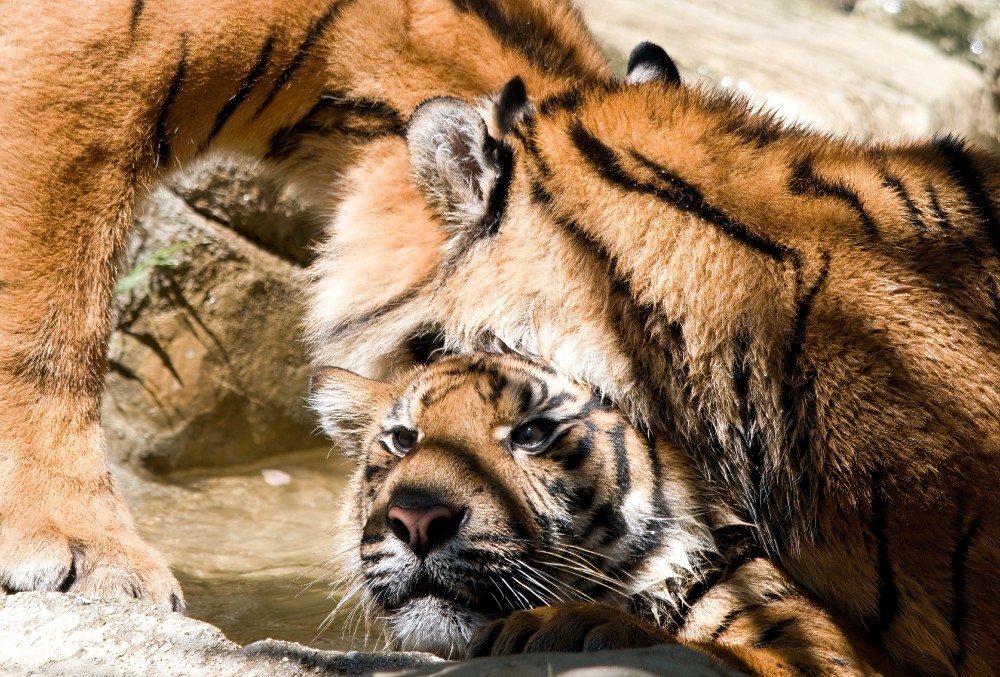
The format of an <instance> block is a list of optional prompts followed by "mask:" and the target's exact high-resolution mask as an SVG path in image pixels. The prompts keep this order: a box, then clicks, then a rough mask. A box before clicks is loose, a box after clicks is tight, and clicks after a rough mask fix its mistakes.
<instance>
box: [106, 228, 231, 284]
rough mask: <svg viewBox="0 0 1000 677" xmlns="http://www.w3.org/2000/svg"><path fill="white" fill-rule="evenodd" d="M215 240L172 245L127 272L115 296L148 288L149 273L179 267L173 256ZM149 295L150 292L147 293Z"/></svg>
mask: <svg viewBox="0 0 1000 677" xmlns="http://www.w3.org/2000/svg"><path fill="white" fill-rule="evenodd" d="M213 242H215V240H212V239H205V240H187V241H186V242H178V243H176V244H172V245H170V246H169V247H164V248H163V249H160V250H158V251H156V252H153V254H152V255H151V256H150V257H148V258H146V259H143V260H142V261H140V262H139V263H137V264H136V266H135V268H133V269H132V270H130V271H129V272H127V273H126V274H125V275H123V276H122V278H121V279H120V280H118V284H116V285H115V295H116V296H117V295H118V294H127V293H128V292H130V291H134V290H135V289H138V288H140V287H146V288H147V289H148V288H149V286H148V284H147V283H148V281H149V271H151V270H153V269H154V268H169V267H172V266H176V265H179V264H180V262H179V261H178V260H176V259H174V258H173V255H174V254H176V253H178V252H182V251H184V250H185V249H190V248H191V247H197V246H200V245H205V244H212V243H213ZM147 293H148V292H147Z"/></svg>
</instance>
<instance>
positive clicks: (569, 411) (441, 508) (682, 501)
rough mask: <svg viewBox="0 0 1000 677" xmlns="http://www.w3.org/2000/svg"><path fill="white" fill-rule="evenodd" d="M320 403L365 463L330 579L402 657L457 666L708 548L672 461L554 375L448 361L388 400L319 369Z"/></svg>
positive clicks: (511, 365) (597, 401)
mask: <svg viewBox="0 0 1000 677" xmlns="http://www.w3.org/2000/svg"><path fill="white" fill-rule="evenodd" d="M312 391H313V394H312V405H313V407H314V408H315V409H316V410H317V411H318V412H319V414H320V418H321V421H322V424H323V426H324V428H325V429H326V431H327V432H328V433H329V434H330V435H331V436H333V437H334V438H336V439H338V440H339V441H340V443H341V446H342V448H343V449H344V450H345V451H346V452H347V453H348V454H351V455H353V456H355V457H356V458H357V460H358V465H357V470H356V472H355V474H354V476H353V478H352V480H351V483H350V485H349V489H348V490H347V492H346V493H345V496H346V502H345V505H344V507H343V512H342V516H341V523H340V529H339V534H340V545H341V548H340V550H341V554H340V556H339V558H338V560H339V561H337V562H335V564H336V566H338V568H340V569H341V570H342V571H344V572H347V575H348V577H349V580H348V581H346V583H347V586H348V593H347V595H346V597H348V598H349V597H351V596H352V594H353V595H356V596H358V597H359V598H360V603H361V604H362V606H363V607H364V609H365V611H366V614H367V616H368V617H382V618H386V619H387V622H386V626H385V627H386V632H387V635H388V637H387V639H388V641H389V643H390V645H391V646H393V647H394V648H399V649H404V650H422V651H430V652H434V653H437V654H439V655H441V656H445V657H449V656H450V657H457V656H461V655H463V653H464V651H465V649H466V647H467V644H468V642H469V640H470V638H471V637H472V635H473V632H474V631H475V629H476V628H477V627H478V626H480V625H481V624H483V623H484V622H486V621H489V620H491V619H496V618H500V617H504V616H507V615H508V614H510V613H511V612H513V611H516V610H522V609H530V608H534V607H540V606H546V605H550V604H555V603H558V602H563V601H571V600H584V601H604V602H609V603H612V604H614V605H617V606H623V605H625V604H626V602H627V601H628V600H629V598H630V597H632V596H633V595H635V594H637V593H639V592H641V591H643V590H644V589H646V588H648V587H650V586H651V585H653V584H654V583H659V582H662V581H663V580H664V579H666V578H670V577H671V576H674V575H679V574H681V573H682V572H686V571H690V570H691V569H692V568H693V567H694V564H693V560H694V558H695V553H697V552H700V551H703V550H709V549H711V548H712V538H711V535H710V532H709V528H708V525H707V521H706V518H705V516H704V514H702V513H700V512H699V511H698V510H697V509H696V507H695V506H697V505H698V504H699V498H698V496H697V495H696V492H695V491H694V490H693V489H692V487H693V486H695V485H694V482H693V481H692V471H691V469H690V468H689V466H688V464H687V462H686V461H685V460H684V458H683V457H682V456H681V455H680V454H679V452H677V450H676V449H674V448H673V447H671V446H670V445H667V444H665V443H662V442H657V441H655V440H651V439H648V438H647V437H645V436H644V435H642V434H640V433H639V432H638V431H637V430H636V429H635V428H634V427H632V426H631V425H629V423H628V421H627V420H626V418H625V417H624V415H623V414H622V413H621V412H620V411H619V410H617V409H616V408H613V407H612V406H610V405H609V404H608V403H607V401H606V400H604V399H602V397H601V396H600V395H598V394H595V393H594V392H592V391H591V390H590V389H589V388H587V387H584V386H581V385H579V384H577V383H575V382H573V381H571V380H569V379H567V378H565V377H563V376H561V375H559V374H557V373H556V372H554V371H552V370H551V369H550V368H548V367H546V366H543V365H540V364H537V363H535V362H529V361H527V360H525V359H522V358H519V357H513V356H489V357H486V356H478V357H450V358H447V359H444V360H442V361H440V362H436V363H434V364H431V365H429V366H426V367H421V368H418V369H416V370H415V371H411V372H408V373H406V374H404V375H403V376H401V377H399V378H397V379H396V380H395V381H393V382H391V383H388V384H386V383H380V382H377V381H371V380H367V379H364V378H362V377H360V376H357V375H355V374H352V373H350V372H347V371H344V370H340V369H334V368H325V369H322V370H320V371H318V372H317V373H316V374H315V375H314V378H313V384H312ZM342 603H343V602H342Z"/></svg>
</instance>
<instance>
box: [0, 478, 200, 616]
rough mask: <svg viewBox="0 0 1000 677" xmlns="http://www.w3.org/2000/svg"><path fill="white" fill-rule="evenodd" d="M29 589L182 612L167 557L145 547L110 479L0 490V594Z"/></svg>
mask: <svg viewBox="0 0 1000 677" xmlns="http://www.w3.org/2000/svg"><path fill="white" fill-rule="evenodd" d="M22 479H26V478H23V477H22ZM36 479H37V478H36ZM27 590H57V591H61V592H75V593H77V594H80V595H84V596H88V597H95V598H109V597H111V598H123V597H124V598H135V599H141V600H144V601H147V602H151V603H153V604H155V605H157V606H158V607H160V608H161V609H164V610H169V611H178V612H183V611H184V597H183V595H182V593H181V589H180V585H179V584H178V583H177V579H175V578H174V576H173V574H171V573H170V568H169V566H168V565H167V562H166V559H165V558H164V557H163V555H161V554H160V553H159V552H157V551H156V550H154V549H153V548H151V547H149V546H148V545H146V543H145V542H143V540H142V538H141V537H140V536H139V534H138V532H137V531H136V529H135V525H134V523H133V522H132V518H131V516H130V515H129V514H128V509H127V508H126V507H125V504H124V501H123V500H122V498H121V496H120V494H119V493H118V490H117V488H116V487H115V486H114V484H113V483H112V482H111V481H110V479H109V478H107V476H105V477H104V479H103V481H98V482H94V483H83V482H80V483H78V482H66V483H65V486H58V487H56V486H52V482H51V481H49V482H44V483H42V482H30V481H27V482H25V483H20V484H19V483H17V482H10V483H8V482H6V481H5V482H4V483H3V485H2V486H0V594H3V593H13V592H23V591H27Z"/></svg>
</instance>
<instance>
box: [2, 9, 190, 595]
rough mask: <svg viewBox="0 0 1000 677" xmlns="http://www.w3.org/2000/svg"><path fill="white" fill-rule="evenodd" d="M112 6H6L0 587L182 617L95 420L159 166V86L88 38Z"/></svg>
mask: <svg viewBox="0 0 1000 677" xmlns="http://www.w3.org/2000/svg"><path fill="white" fill-rule="evenodd" d="M35 9H36V10H37V9H38V8H35ZM120 9H121V8H119V7H108V8H102V7H100V6H98V5H97V4H96V3H94V4H92V5H90V6H86V5H85V4H83V3H81V6H79V7H77V8H76V9H74V12H72V13H71V12H64V15H63V16H59V12H58V11H50V12H46V11H44V8H43V10H42V11H31V10H29V9H21V10H19V9H17V8H15V7H12V6H7V7H5V9H4V12H3V22H4V24H5V25H2V26H0V35H2V36H3V37H2V40H0V60H2V61H3V63H4V64H5V65H4V69H3V72H4V75H2V76H0V92H2V96H0V130H2V133H0V175H2V181H0V591H6V592H16V591H22V590H63V591H68V590H72V591H74V592H78V593H81V594H86V595H94V596H129V597H137V598H142V599H146V600H149V601H152V602H154V603H156V604H157V605H159V606H161V607H164V608H168V609H173V610H176V611H181V610H183V606H184V603H183V598H182V596H181V591H180V588H179V586H178V584H177V581H176V580H175V579H174V577H173V575H172V574H171V573H170V570H169V568H168V566H167V563H166V560H165V559H164V557H163V556H162V555H160V554H159V553H158V552H156V551H155V550H153V549H152V548H150V547H149V546H147V545H146V544H145V543H144V542H143V541H142V539H141V538H140V537H139V535H138V533H137V531H136V528H135V525H134V523H133V521H132V519H131V517H130V516H129V513H128V510H127V508H126V506H125V503H124V501H123V500H122V496H121V494H120V492H119V491H118V489H117V487H116V486H115V483H114V481H113V480H112V478H111V477H110V475H109V474H108V472H107V469H106V467H105V458H104V437H103V432H102V428H101V422H100V416H99V405H100V397H101V392H102V389H103V379H104V373H105V371H106V369H105V358H104V341H105V338H106V336H107V332H108V329H109V318H110V315H109V304H110V301H111V294H112V287H113V285H114V282H115V276H116V264H117V261H118V258H119V255H120V254H121V252H122V250H123V247H124V244H125V241H126V237H127V234H128V230H129V226H130V224H131V219H132V214H131V212H132V204H133V201H134V192H135V188H136V185H137V183H138V182H139V181H140V180H141V179H142V178H144V177H143V176H142V175H143V173H148V172H149V170H150V169H151V168H152V165H153V164H154V157H155V156H154V152H153V143H152V138H151V137H150V136H149V135H148V129H150V128H151V125H150V124H149V121H148V117H149V116H148V114H144V113H142V111H143V110H148V109H149V105H144V101H145V100H148V99H152V100H155V99H156V98H158V97H159V96H160V95H159V94H158V90H159V89H162V87H161V86H160V85H159V84H158V83H157V81H156V79H155V78H153V77H149V76H151V75H156V74H155V73H150V72H149V71H148V70H147V71H145V72H144V74H145V76H146V77H149V79H150V83H149V84H144V81H143V78H141V77H136V78H134V79H131V80H130V79H129V78H127V77H123V75H122V74H123V73H127V72H128V69H127V68H120V67H119V64H118V63H116V61H115V60H116V59H119V58H121V51H118V50H120V49H121V45H120V44H117V38H116V36H115V35H114V34H113V33H114V32H113V31H111V30H110V29H108V28H106V27H105V28H103V30H102V31H100V35H97V33H98V31H97V30H96V29H95V27H96V26H101V25H102V24H104V22H108V25H113V24H110V21H111V17H113V16H117V15H118V14H120V13H121V12H120V11H119V10H120ZM25 14H31V16H25ZM67 14H70V16H66V15H67ZM126 16H127V14H126ZM88 22H89V23H90V30H91V31H92V33H91V35H93V37H90V38H89V39H88V40H87V41H86V42H85V43H84V44H85V45H86V49H81V47H80V43H81V42H82V41H76V42H74V40H76V39H77V38H78V37H79V32H82V31H84V30H86V28H85V27H86V26H87V24H88ZM74 30H75V31H77V32H76V33H74ZM56 36H59V37H56ZM122 51H123V50H122ZM154 61H155V60H154ZM154 61H150V64H153V63H154ZM137 75H140V76H141V75H143V73H142V72H140V73H139V74H137ZM147 90H148V91H147ZM94 92H100V95H99V96H95V95H94Z"/></svg>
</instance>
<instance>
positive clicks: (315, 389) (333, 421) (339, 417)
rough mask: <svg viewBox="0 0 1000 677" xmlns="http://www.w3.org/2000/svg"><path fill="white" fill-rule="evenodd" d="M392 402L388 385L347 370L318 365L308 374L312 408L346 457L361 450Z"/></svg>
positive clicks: (325, 430) (324, 429) (321, 424)
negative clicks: (372, 429) (378, 418)
mask: <svg viewBox="0 0 1000 677" xmlns="http://www.w3.org/2000/svg"><path fill="white" fill-rule="evenodd" d="M391 403H392V393H391V391H390V389H389V387H388V386H387V385H386V384H384V383H381V382H379V381H375V380H372V379H368V378H365V377H363V376H358V375H357V374H355V373H353V372H350V371H347V370H346V369H338V368H337V367H318V368H316V369H314V370H313V372H312V374H311V375H310V376H309V407H310V408H311V409H312V410H313V411H314V412H316V414H317V415H318V417H319V423H320V426H321V427H322V428H323V432H325V433H326V434H327V435H329V436H330V437H331V438H332V439H333V440H334V441H335V442H337V444H338V445H339V446H340V450H341V452H342V453H343V454H344V455H346V456H354V455H356V454H358V453H359V452H360V451H361V450H362V446H363V445H364V444H365V441H366V436H367V434H368V433H369V431H370V430H371V427H372V425H373V424H374V423H375V419H376V417H378V416H380V415H381V414H382V412H383V411H384V410H385V409H386V408H387V407H388V406H389V405H390V404H391Z"/></svg>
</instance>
